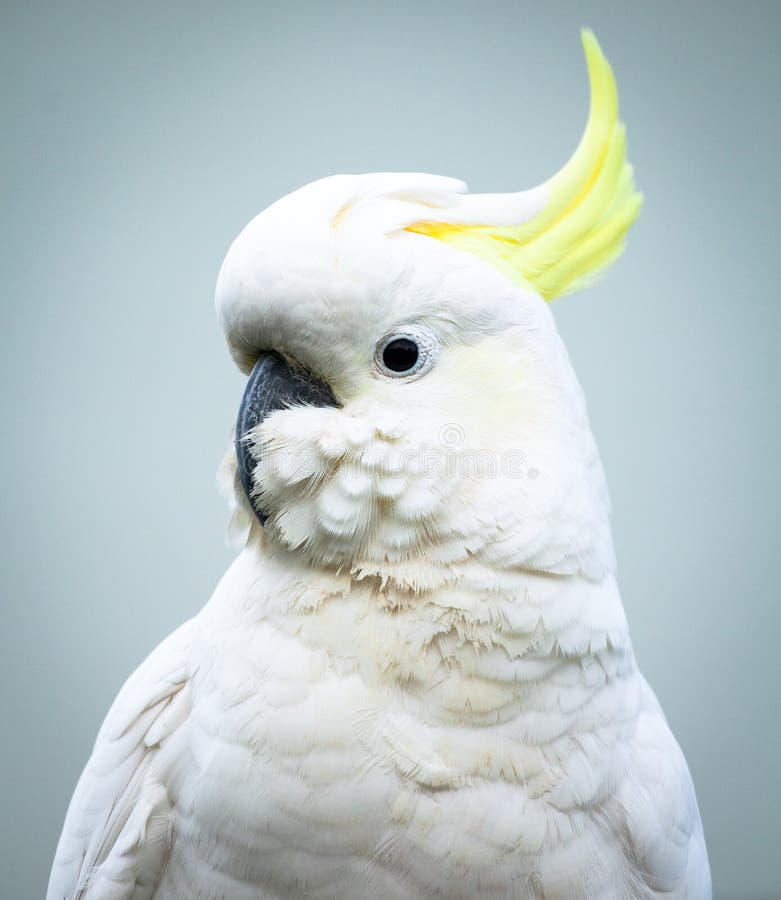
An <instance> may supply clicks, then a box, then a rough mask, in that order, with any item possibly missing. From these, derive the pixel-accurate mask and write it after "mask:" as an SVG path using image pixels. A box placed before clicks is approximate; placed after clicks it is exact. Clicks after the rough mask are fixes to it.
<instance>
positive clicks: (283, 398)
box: [236, 352, 341, 525]
mask: <svg viewBox="0 0 781 900" xmlns="http://www.w3.org/2000/svg"><path fill="white" fill-rule="evenodd" d="M340 405H341V404H340V403H339V402H338V400H337V399H336V397H334V395H333V391H332V390H331V388H330V387H329V386H328V385H327V384H325V382H323V381H320V380H318V379H317V378H315V377H314V376H312V375H310V374H309V373H308V372H304V371H303V370H300V369H294V368H292V367H291V366H290V365H289V364H288V363H287V362H286V361H285V360H284V359H283V358H282V357H281V356H279V354H277V353H272V352H265V353H261V354H260V357H259V358H258V361H257V362H256V363H255V368H254V369H253V370H252V373H251V374H250V377H249V381H248V382H247V387H246V389H245V390H244V396H243V397H242V398H241V406H240V407H239V417H238V419H237V421H236V458H237V460H238V465H239V477H240V478H241V484H242V487H243V488H244V493H245V494H246V495H247V499H248V500H249V502H250V505H251V506H252V508H253V510H254V511H255V515H256V516H257V517H258V521H259V522H260V524H261V525H264V524H265V522H266V519H267V518H268V514H267V513H265V512H264V511H263V510H262V509H261V508H260V506H259V505H258V498H257V496H256V495H255V494H254V487H255V485H254V481H253V478H252V476H253V473H254V471H255V467H256V465H257V460H256V459H255V457H254V456H253V455H252V452H251V450H250V441H249V439H248V435H249V432H250V431H251V430H252V429H253V428H255V427H256V426H257V425H259V424H260V423H261V422H262V421H263V420H264V419H265V418H266V416H268V415H270V414H271V413H273V412H274V411H275V410H277V409H288V408H289V407H291V406H340Z"/></svg>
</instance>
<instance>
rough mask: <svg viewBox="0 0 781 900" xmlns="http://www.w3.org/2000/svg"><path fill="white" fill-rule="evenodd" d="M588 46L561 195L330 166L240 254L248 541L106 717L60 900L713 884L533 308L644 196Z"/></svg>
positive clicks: (57, 869) (233, 302) (615, 240)
mask: <svg viewBox="0 0 781 900" xmlns="http://www.w3.org/2000/svg"><path fill="white" fill-rule="evenodd" d="M583 41H584V46H585V51H586V59H587V63H588V69H589V75H590V81H591V109H590V114H589V119H588V123H587V127H586V130H585V133H584V135H583V138H582V140H581V143H580V144H579V146H578V148H577V150H576V152H575V154H574V156H573V157H572V158H571V159H570V161H569V162H568V163H567V164H566V165H565V166H564V168H563V169H562V170H561V171H560V172H559V173H558V174H557V175H555V176H554V177H553V178H551V179H550V180H549V181H547V182H545V183H544V184H543V185H541V186H540V187H538V188H535V189H533V190H531V191H526V192H523V193H513V194H491V195H485V194H484V195H479V194H468V193H467V192H466V186H465V185H464V184H462V183H461V182H459V181H456V180H453V179H450V178H442V177H437V176H433V175H420V174H376V175H359V176H352V175H340V176H336V177H332V178H325V179H323V180H321V181H317V182H315V183H314V184H310V185H308V186H307V187H304V188H302V189H301V190H298V191H296V192H295V193H293V194H291V195H289V196H287V197H285V198H283V199H282V200H280V201H279V202H277V203H275V204H274V205H273V206H271V207H270V208H269V209H267V210H266V211H265V212H263V213H261V214H260V215H259V216H258V217H257V218H255V219H254V220H253V221H252V222H251V223H250V224H249V225H248V226H247V227H246V228H245V230H244V231H243V232H242V233H241V235H240V236H239V237H238V238H237V240H236V241H235V243H234V244H233V246H232V247H231V249H230V251H229V253H228V255H227V258H226V260H225V262H224V264H223V266H222V270H221V272H220V276H219V282H218V286H217V310H218V315H219V319H220V322H221V323H222V326H223V328H224V330H225V333H226V336H227V340H228V343H229V345H230V349H231V351H232V353H233V356H234V358H235V360H236V361H237V363H238V365H239V366H240V367H241V368H242V370H244V371H245V372H247V373H251V374H250V377H249V381H248V385H247V389H246V392H245V395H244V399H243V401H242V403H241V408H240V412H239V417H238V424H237V433H236V443H235V448H232V450H231V453H230V454H229V459H228V462H227V463H226V467H227V468H228V469H229V470H230V471H231V483H232V484H234V485H235V491H234V496H235V507H236V509H235V512H234V520H236V519H238V520H241V519H242V517H243V520H244V524H245V526H246V545H245V548H244V549H243V551H242V552H241V554H240V555H239V557H238V558H237V559H236V561H235V563H234V564H233V565H232V566H231V568H230V569H229V571H228V572H227V574H226V575H225V577H224V578H223V580H222V582H221V583H220V585H219V586H218V588H217V590H216V591H215V593H214V596H213V597H212V599H211V600H210V601H209V603H208V604H207V605H206V606H205V607H204V608H203V609H202V610H201V612H200V613H198V615H196V616H195V618H193V619H192V620H191V621H189V622H187V623H186V624H184V625H183V626H182V627H181V628H179V629H178V630H177V631H176V632H174V634H172V635H171V636H170V637H169V638H167V639H166V640H165V641H164V642H163V643H162V644H161V645H160V646H159V647H158V648H157V649H156V650H155V651H154V652H153V653H152V654H151V656H149V658H148V659H147V660H146V661H145V662H144V663H143V664H142V665H141V666H140V668H139V669H138V670H137V671H136V672H135V673H134V674H133V675H132V676H131V677H130V679H129V680H128V682H127V683H126V684H125V686H124V687H123V688H122V690H121V692H120V694H119V696H118V698H117V700H116V701H115V703H114V705H113V706H112V708H111V710H110V712H109V714H108V716H107V718H106V720H105V723H104V724H103V727H102V728H101V730H100V733H99V735H98V738H97V742H96V744H95V748H94V751H93V754H92V756H91V758H90V760H89V762H88V763H87V766H86V769H85V771H84V773H83V775H82V777H81V780H80V781H79V783H78V786H77V788H76V792H75V794H74V796H73V799H72V801H71V804H70V808H69V810H68V814H67V818H66V821H65V826H64V830H63V832H62V837H61V838H60V842H59V846H58V848H57V855H56V859H55V862H54V868H53V870H52V874H51V880H50V883H49V892H48V897H49V898H50V900H60V898H76V897H78V898H97V900H112V898H117V900H118V898H156V900H163V898H231V900H244V898H247V900H249V898H294V897H316V898H340V900H341V898H389V900H394V898H423V897H431V898H434V897H442V898H445V897H449V898H500V897H501V898H519V900H520V898H538V900H543V898H544V900H554V898H556V900H563V898H578V900H580V898H584V900H596V898H600V900H607V898H615V900H618V898H651V897H659V898H661V897H664V898H689V900H705V898H709V897H710V896H711V887H710V875H709V867H708V858H707V853H706V849H705V841H704V837H703V830H702V825H701V822H700V816H699V812H698V809H697V802H696V799H695V795H694V789H693V786H692V782H691V778H690V775H689V771H688V769H687V766H686V762H685V760H684V757H683V755H682V753H681V750H680V749H679V747H678V745H677V744H676V742H675V739H674V738H673V735H672V734H671V732H670V729H669V728H668V726H667V723H666V721H665V718H664V715H663V714H662V711H661V709H660V708H659V705H658V703H657V701H656V699H655V697H654V695H653V693H652V691H651V689H650V688H649V686H648V685H647V683H646V682H645V681H644V679H643V677H642V676H641V674H640V673H639V671H638V669H637V665H636V662H635V657H634V655H633V652H632V646H631V643H630V640H629V634H628V630H627V623H626V619H625V616H624V612H623V609H622V605H621V599H620V596H619V592H618V587H617V585H616V577H615V563H614V556H613V546H612V539H611V534H610V526H609V502H608V494H607V489H606V486H605V479H604V476H603V472H602V467H601V465H600V461H599V456H598V453H597V448H596V446H595V443H594V439H593V437H592V435H591V431H590V429H589V424H588V419H587V415H586V407H585V403H584V400H583V396H582V393H581V390H580V387H579V385H578V382H577V380H576V378H575V375H574V373H573V371H572V368H571V366H570V362H569V360H568V358H567V354H566V352H565V350H564V347H563V345H562V342H561V340H560V339H559V337H558V335H557V332H556V328H555V325H554V321H553V318H552V315H551V312H550V308H549V306H548V303H547V302H546V301H548V300H550V299H552V298H553V297H555V296H557V295H560V294H562V293H565V292H567V291H570V290H572V289H574V288H575V287H577V286H579V285H581V284H583V283H584V282H585V281H587V280H588V279H590V278H592V277H593V276H594V275H595V274H596V273H597V272H598V271H599V270H601V269H603V268H604V267H605V266H606V265H607V264H608V263H609V262H610V261H612V260H613V259H614V258H615V257H616V256H617V255H618V254H619V253H620V251H621V248H622V245H623V241H624V238H625V235H626V232H627V230H628V228H629V226H630V225H631V223H632V222H633V220H634V218H635V216H636V215H637V212H638V210H639V207H640V197H639V195H638V194H637V193H636V191H635V188H634V182H633V176H632V169H631V167H630V166H629V164H628V163H627V161H626V153H625V137H624V128H623V125H622V124H621V123H620V122H619V120H618V109H617V99H616V90H615V84H614V80H613V75H612V72H611V70H610V66H609V64H608V62H607V61H606V59H605V58H604V56H603V55H602V52H601V50H600V48H599V45H598V44H597V41H596V39H595V38H594V36H593V35H592V34H591V33H590V32H588V31H586V32H584V35H583Z"/></svg>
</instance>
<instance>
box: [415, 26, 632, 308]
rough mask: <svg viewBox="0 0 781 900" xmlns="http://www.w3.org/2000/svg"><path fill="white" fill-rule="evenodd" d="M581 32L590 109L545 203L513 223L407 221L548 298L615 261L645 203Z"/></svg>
mask: <svg viewBox="0 0 781 900" xmlns="http://www.w3.org/2000/svg"><path fill="white" fill-rule="evenodd" d="M582 39H583V49H584V51H585V55H586V63H587V65H588V73H589V80H590V84H591V105H590V109H589V117H588V121H587V123H586V128H585V130H584V132H583V136H582V138H581V140H580V143H579V144H578V147H577V149H576V150H575V153H574V154H573V155H572V157H571V158H570V160H569V162H567V163H566V165H565V166H564V167H563V168H562V169H561V170H560V171H559V172H558V173H557V174H556V175H554V176H553V178H551V179H549V180H548V181H547V182H545V184H544V185H543V186H542V189H543V191H544V192H545V197H546V200H545V205H544V207H543V209H542V210H541V211H540V212H539V213H538V214H537V215H535V216H534V217H533V218H532V219H530V220H529V221H527V222H520V223H518V224H517V225H493V224H491V223H490V222H486V223H483V224H479V225H473V224H463V223H458V222H433V221H423V222H416V223H414V224H412V225H409V226H408V228H407V230H408V231H413V232H416V233H417V234H425V235H428V236H430V237H433V238H436V239H437V240H440V241H444V242H446V243H448V244H451V245H452V246H454V247H456V248H458V249H459V250H462V251H464V252H467V253H472V254H474V255H476V256H479V257H480V258H482V259H484V260H486V261H487V262H489V263H491V264H492V265H494V266H496V267H497V268H498V269H500V270H501V271H503V272H504V273H505V274H506V275H507V276H508V277H509V278H511V279H513V280H514V281H516V282H519V283H522V284H524V285H526V286H528V287H530V288H531V289H532V290H534V291H536V292H537V293H539V294H541V295H542V296H543V297H544V298H545V299H546V300H553V299H554V298H555V297H558V296H560V295H562V294H565V293H570V292H571V291H573V290H576V289H577V288H579V287H581V286H583V285H584V284H586V283H588V282H590V281H591V280H593V279H594V278H595V277H596V276H597V275H598V274H599V273H600V272H601V271H603V270H604V269H605V268H606V267H607V266H608V265H609V264H610V263H611V262H613V260H614V259H616V257H618V256H619V255H620V253H621V251H622V250H623V247H624V242H625V239H626V233H627V231H628V230H629V228H630V227H631V225H632V223H633V222H634V220H635V219H636V218H637V214H638V213H639V211H640V207H641V205H642V196H641V195H640V194H639V193H638V192H637V191H636V190H635V185H634V177H633V172H632V167H631V166H630V165H629V163H628V162H627V159H626V132H625V128H624V125H623V123H622V122H620V121H619V119H618V94H617V91H616V83H615V79H614V78H613V72H612V70H611V68H610V63H609V62H608V61H607V59H606V58H605V56H604V54H603V53H602V50H601V49H600V46H599V43H598V42H597V39H596V37H595V36H594V34H593V32H591V31H589V30H588V29H584V30H583V32H582ZM475 199H479V198H475Z"/></svg>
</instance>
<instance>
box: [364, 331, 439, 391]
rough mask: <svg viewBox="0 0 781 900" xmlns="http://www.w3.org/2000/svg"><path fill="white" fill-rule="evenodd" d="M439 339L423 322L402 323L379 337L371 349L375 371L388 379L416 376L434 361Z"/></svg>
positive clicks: (427, 368)
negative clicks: (420, 323)
mask: <svg viewBox="0 0 781 900" xmlns="http://www.w3.org/2000/svg"><path fill="white" fill-rule="evenodd" d="M440 349H441V345H440V343H439V338H438V337H437V336H436V334H434V332H433V331H432V330H431V329H430V328H427V327H426V326H425V325H403V326H400V327H399V328H395V329H394V330H393V331H391V332H389V333H388V334H386V335H385V336H384V337H382V338H380V340H379V341H378V342H377V346H376V347H375V350H374V368H375V371H376V372H377V373H378V374H379V375H381V376H383V377H384V378H389V379H405V380H407V381H410V380H414V379H416V378H420V377H421V376H422V375H425V374H426V372H428V371H429V369H431V367H432V366H433V365H434V363H435V362H436V361H437V358H438V356H439V351H440Z"/></svg>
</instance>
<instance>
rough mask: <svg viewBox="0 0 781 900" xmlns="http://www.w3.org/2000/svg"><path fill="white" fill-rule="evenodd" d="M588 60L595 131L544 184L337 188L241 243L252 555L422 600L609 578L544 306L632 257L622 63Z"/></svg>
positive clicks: (605, 537) (228, 267) (608, 554)
mask: <svg viewBox="0 0 781 900" xmlns="http://www.w3.org/2000/svg"><path fill="white" fill-rule="evenodd" d="M583 43H584V48H585V52H586V59H587V64H588V70H589V76H590V83H591V108H590V113H589V117H588V122H587V125H586V129H585V132H584V134H583V137H582V139H581V142H580V144H579V146H578V148H577V150H576V151H575V153H574V155H573V156H572V157H571V159H570V160H569V162H568V163H567V164H566V165H565V166H564V167H563V169H561V171H559V172H558V173H557V174H556V175H554V176H553V177H552V178H551V179H549V180H548V181H546V182H545V183H544V184H542V185H540V186H539V187H537V188H534V189H532V190H528V191H524V192H520V193H511V194H469V193H467V189H466V186H465V185H464V184H463V183H461V182H459V181H457V180H454V179H451V178H444V177H439V176H434V175H423V174H372V175H338V176H334V177H330V178H325V179H322V180H320V181H317V182H314V183H312V184H310V185H307V186H306V187H304V188H301V189H300V190H298V191H295V192H294V193H292V194H290V195H288V196H286V197H284V198H283V199H281V200H279V201H278V202H276V203H274V204H273V205H272V206H270V207H269V208H268V209H266V210H265V211H264V212H262V213H261V214H260V215H259V216H257V217H256V218H255V219H253V220H252V221H251V222H250V223H249V225H247V227H246V228H245V229H244V231H243V232H242V233H241V234H240V235H239V237H238V238H237V239H236V241H235V242H234V243H233V245H232V247H231V248H230V250H229V252H228V255H227V257H226V259H225V262H224V263H223V266H222V269H221V271H220V275H219V279H218V285H217V311H218V316H219V319H220V322H221V324H222V326H223V328H224V331H225V334H226V336H227V340H228V344H229V347H230V349H231V352H232V354H233V357H234V359H235V360H236V362H237V363H238V365H239V367H240V368H241V369H242V370H243V371H244V372H246V373H247V374H248V375H249V379H248V383H247V388H246V391H245V394H244V398H243V401H242V403H241V409H240V413H239V417H238V422H237V429H236V445H235V458H234V459H235V465H236V473H237V479H236V481H237V485H238V486H239V495H240V497H241V502H242V503H244V504H245V506H246V507H247V508H251V510H252V512H253V513H254V517H255V521H254V522H253V524H252V530H251V534H252V535H254V538H255V539H257V540H259V541H262V542H264V543H265V544H267V545H268V546H269V547H271V548H272V549H273V548H280V550H282V551H288V552H293V553H296V554H299V555H300V556H301V557H302V558H305V559H306V560H307V561H308V562H310V563H311V564H313V565H317V566H327V567H331V568H336V569H339V570H349V571H351V572H353V573H355V574H356V575H358V576H359V577H361V576H379V577H381V578H382V579H393V580H394V581H396V582H397V583H399V584H403V585H406V586H409V587H412V588H414V589H420V588H425V587H426V586H429V585H435V584H437V583H441V581H442V580H443V579H452V578H458V577H461V576H463V574H464V572H465V571H467V569H468V570H469V571H470V572H471V573H472V575H473V576H474V577H479V576H478V575H477V573H479V572H480V571H481V569H483V570H485V571H490V570H492V569H495V568H497V567H500V568H525V569H530V570H534V571H542V572H549V573H555V574H571V573H584V574H586V575H588V576H593V577H599V575H600V574H602V573H604V572H605V571H606V570H609V569H610V568H611V567H612V546H611V539H610V532H609V526H608V523H607V517H608V508H607V507H608V501H607V493H606V489H605V485H604V479H603V476H602V470H601V467H600V464H599V458H598V455H597V451H596V447H595V445H594V442H593V439H592V437H591V432H590V429H589V425H588V420H587V416H586V410H585V404H584V401H583V398H582V394H581V391H580V388H579V386H578V382H577V379H576V378H575V375H574V373H573V371H572V368H571V366H570V363H569V360H568V357H567V354H566V351H565V349H564V347H563V345H562V342H561V341H560V339H559V337H558V334H557V331H556V327H555V323H554V320H553V317H552V315H551V310H550V306H549V303H548V301H550V300H552V299H553V298H554V297H556V296H559V295H561V294H563V293H567V292H569V291H572V290H574V289H576V288H577V287H579V286H581V285H583V284H584V283H586V282H587V281H589V280H590V279H592V278H594V277H595V276H596V275H597V274H598V273H599V272H600V271H601V270H603V269H604V268H605V267H606V266H607V265H608V263H610V262H611V261H612V260H613V259H614V258H615V257H616V256H617V255H618V254H619V253H620V251H621V249H622V247H623V243H624V238H625V235H626V232H627V230H628V228H629V226H630V225H631V223H632V222H633V221H634V218H635V217H636V215H637V213H638V210H639V207H640V196H639V195H638V194H637V193H636V191H635V189H634V183H633V177H632V170H631V167H630V166H629V164H628V163H627V161H626V148H625V137H624V128H623V125H622V124H621V123H620V122H619V120H618V106H617V97H616V89H615V83H614V80H613V75H612V72H611V69H610V66H609V64H608V62H607V60H606V59H605V57H604V56H603V55H602V52H601V50H600V48H599V45H598V43H597V41H596V39H595V38H594V36H593V34H591V32H588V31H585V32H584V33H583ZM251 539H252V538H251Z"/></svg>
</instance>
